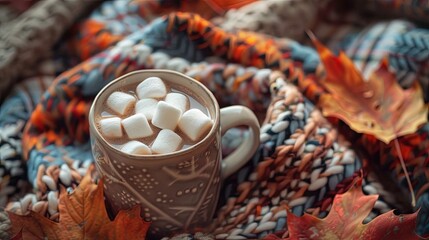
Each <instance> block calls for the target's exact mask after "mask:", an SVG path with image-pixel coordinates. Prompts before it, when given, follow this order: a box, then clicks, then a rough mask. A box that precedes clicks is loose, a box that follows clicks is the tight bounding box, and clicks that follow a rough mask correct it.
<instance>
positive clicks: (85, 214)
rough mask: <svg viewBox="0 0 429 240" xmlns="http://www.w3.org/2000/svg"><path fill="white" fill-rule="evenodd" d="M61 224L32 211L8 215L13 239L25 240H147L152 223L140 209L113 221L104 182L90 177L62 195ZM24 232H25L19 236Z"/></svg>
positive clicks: (125, 212)
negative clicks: (105, 199) (104, 194)
mask: <svg viewBox="0 0 429 240" xmlns="http://www.w3.org/2000/svg"><path fill="white" fill-rule="evenodd" d="M59 212H60V219H59V223H57V222H54V221H51V220H49V219H48V218H46V217H45V216H43V215H41V214H39V213H37V212H33V211H30V213H29V214H27V215H24V216H21V215H16V214H14V213H11V212H10V213H9V218H10V219H11V222H12V236H13V235H15V234H18V235H19V234H22V239H44V238H45V237H46V238H48V239H79V240H80V239H144V238H145V236H146V232H147V230H148V228H149V223H148V222H146V221H144V220H143V219H142V218H141V217H140V206H135V207H133V208H132V209H129V210H126V211H120V212H119V213H118V215H117V216H116V217H115V219H114V220H113V222H112V221H110V219H109V217H108V215H107V212H106V208H105V204H104V196H103V181H100V182H99V183H98V185H96V184H93V183H92V182H91V177H90V175H89V174H88V175H87V176H85V177H84V178H83V180H82V182H81V183H80V184H79V186H78V187H77V188H76V189H75V190H74V192H73V193H71V194H67V193H66V192H65V191H62V192H61V195H60V199H59ZM21 231H22V233H20V232H21Z"/></svg>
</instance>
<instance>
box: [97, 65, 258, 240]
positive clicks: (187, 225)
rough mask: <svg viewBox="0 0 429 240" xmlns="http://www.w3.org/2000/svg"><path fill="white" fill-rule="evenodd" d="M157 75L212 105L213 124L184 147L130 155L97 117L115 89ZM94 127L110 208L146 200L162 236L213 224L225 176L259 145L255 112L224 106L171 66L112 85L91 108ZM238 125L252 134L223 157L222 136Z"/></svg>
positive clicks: (153, 227)
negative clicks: (102, 131) (106, 132)
mask: <svg viewBox="0 0 429 240" xmlns="http://www.w3.org/2000/svg"><path fill="white" fill-rule="evenodd" d="M152 76H156V77H160V78H161V79H162V80H164V81H165V82H166V84H169V85H173V86H180V87H181V88H183V89H186V90H187V92H188V93H189V95H191V96H192V97H194V98H195V99H196V100H197V101H200V103H202V105H204V106H205V107H206V108H207V109H208V112H209V115H210V116H211V118H212V120H213V126H212V128H211V130H210V131H209V133H208V134H207V135H206V136H205V137H204V138H203V139H202V140H201V141H199V142H198V143H196V144H194V145H193V146H191V147H189V148H186V149H183V150H179V151H176V152H173V153H168V154H159V155H146V156H141V155H140V156H138V155H133V154H126V153H124V152H121V151H120V150H118V149H117V148H115V147H114V146H112V145H111V144H110V143H109V142H108V141H106V139H105V138H104V137H103V136H102V135H101V134H100V132H99V130H98V129H97V127H96V124H95V116H100V114H101V112H102V111H103V103H104V102H105V101H106V98H107V97H108V96H109V95H110V94H111V93H112V92H113V91H115V90H117V89H120V88H121V87H122V86H126V85H129V84H135V85H137V84H138V83H139V82H141V81H142V80H144V79H145V78H148V77H152ZM89 126H90V136H91V147H92V153H93V156H94V159H95V162H96V166H97V170H98V171H99V173H100V174H101V175H102V176H103V177H104V183H105V197H106V199H107V202H108V204H109V205H110V210H111V211H113V214H116V213H117V212H118V211H119V210H121V209H128V208H130V207H132V206H134V205H136V204H141V206H142V208H141V216H142V217H143V218H145V219H146V220H148V221H151V222H152V223H151V229H150V233H152V234H156V235H158V236H159V235H168V234H171V233H174V232H180V231H183V230H186V231H192V230H193V229H195V228H196V227H205V226H207V225H208V224H209V223H210V222H211V219H212V217H213V215H214V212H215V210H216V204H217V200H218V197H219V191H220V186H221V183H222V180H223V179H225V178H226V177H228V176H230V175H231V174H232V173H234V172H235V171H236V170H238V169H239V168H240V167H241V166H243V165H244V164H245V163H246V162H247V161H248V160H249V159H250V158H251V156H252V155H253V154H254V152H255V151H256V149H257V147H258V145H259V123H258V120H257V118H256V116H255V115H254V113H253V112H252V111H251V110H249V109H248V108H246V107H244V106H230V107H226V108H222V109H219V105H218V103H217V101H216V99H215V97H214V96H213V94H212V93H211V92H210V90H208V89H207V88H206V87H205V86H204V85H203V84H201V83H199V82H198V81H196V80H194V79H192V78H190V77H188V76H186V75H183V74H181V73H178V72H174V71H169V70H141V71H135V72H131V73H129V74H126V75H124V76H121V77H119V78H117V79H115V80H113V81H112V82H111V83H109V84H107V85H106V86H105V87H104V88H103V89H102V90H101V91H100V92H99V93H98V95H97V96H96V98H95V100H94V102H93V104H92V106H91V109H90V113H89ZM238 126H248V128H249V131H250V134H249V135H248V137H247V138H246V139H244V141H243V143H242V144H241V145H240V146H239V147H238V148H237V149H236V150H235V151H233V152H232V153H231V154H229V155H228V156H227V157H225V158H224V159H222V153H221V137H222V135H223V134H224V133H225V132H226V131H227V130H228V129H230V128H233V127H238Z"/></svg>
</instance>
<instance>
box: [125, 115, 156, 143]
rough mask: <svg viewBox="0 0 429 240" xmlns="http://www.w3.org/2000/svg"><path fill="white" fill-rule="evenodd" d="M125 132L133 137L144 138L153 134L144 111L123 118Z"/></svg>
mask: <svg viewBox="0 0 429 240" xmlns="http://www.w3.org/2000/svg"><path fill="white" fill-rule="evenodd" d="M122 126H124V129H125V132H127V135H128V137H129V138H131V139H136V138H144V137H148V136H150V135H152V134H153V131H152V128H151V127H150V125H149V123H148V121H147V119H146V117H145V116H144V114H142V113H137V114H134V115H132V116H130V117H127V118H125V119H124V120H122Z"/></svg>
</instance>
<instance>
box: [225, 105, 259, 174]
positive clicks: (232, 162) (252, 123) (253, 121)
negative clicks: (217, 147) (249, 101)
mask: <svg viewBox="0 0 429 240" xmlns="http://www.w3.org/2000/svg"><path fill="white" fill-rule="evenodd" d="M243 125H244V126H249V131H250V134H249V136H248V137H247V138H245V139H244V140H243V142H242V143H241V144H240V146H238V147H237V148H236V149H235V150H234V151H233V152H232V153H230V154H229V155H228V156H227V157H226V158H224V159H223V160H222V177H223V179H225V178H227V177H229V176H230V175H231V174H233V173H234V172H236V171H237V170H238V169H240V168H241V167H242V166H243V165H244V164H245V163H246V162H247V161H249V159H250V158H251V157H252V155H253V154H254V153H255V152H256V150H257V148H258V146H259V129H260V126H259V122H258V119H257V118H256V116H255V114H254V113H253V112H252V111H251V110H250V109H249V108H247V107H244V106H230V107H224V108H222V109H220V128H221V134H222V135H223V134H225V133H226V131H228V129H230V128H234V127H238V126H243Z"/></svg>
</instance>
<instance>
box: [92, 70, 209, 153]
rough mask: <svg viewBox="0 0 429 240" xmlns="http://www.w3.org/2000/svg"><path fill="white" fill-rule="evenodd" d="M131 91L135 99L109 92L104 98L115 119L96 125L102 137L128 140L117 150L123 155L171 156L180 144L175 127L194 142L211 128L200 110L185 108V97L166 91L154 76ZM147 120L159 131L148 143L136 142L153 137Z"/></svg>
mask: <svg viewBox="0 0 429 240" xmlns="http://www.w3.org/2000/svg"><path fill="white" fill-rule="evenodd" d="M135 92H136V95H137V97H138V99H136V97H135V96H133V95H132V94H129V93H125V92H120V91H117V92H113V93H112V94H111V95H110V96H109V97H108V98H107V100H106V105H107V106H108V107H109V108H110V109H111V110H112V111H113V112H114V113H115V115H116V116H110V117H105V118H102V119H101V120H100V122H99V130H100V132H101V134H102V135H103V136H104V137H105V138H108V139H120V138H124V137H128V139H129V140H130V141H128V142H127V143H125V144H124V145H123V146H122V147H121V151H123V152H125V153H129V154H136V155H148V154H165V153H171V152H174V151H176V150H178V149H179V147H181V146H182V145H183V138H182V137H181V136H180V135H179V134H178V133H177V131H176V132H175V130H176V128H177V127H178V129H180V131H181V132H182V133H183V134H185V135H186V137H187V138H188V139H190V140H191V141H192V142H194V143H196V142H197V141H199V140H201V139H202V138H203V136H204V134H205V133H207V131H208V130H209V129H210V128H211V126H212V125H213V121H212V120H211V119H210V118H209V117H208V116H207V115H206V114H204V113H203V112H202V111H201V110H199V109H197V108H193V109H189V105H190V104H189V99H188V97H187V96H186V95H184V94H181V93H177V92H168V90H167V86H166V85H165V84H164V82H163V81H162V80H161V79H160V78H158V77H149V78H146V79H145V80H143V81H142V82H141V83H140V84H139V85H138V86H137V88H136V91H135ZM118 115H119V116H118ZM149 121H151V123H152V125H153V126H154V127H157V128H159V129H161V131H159V133H158V135H157V136H156V138H155V140H154V141H153V142H152V143H150V142H142V141H139V140H136V139H140V140H141V139H143V138H148V137H151V136H152V135H153V134H154V131H153V129H152V127H151V125H150V124H149ZM123 130H125V131H123ZM124 132H125V133H124ZM125 134H126V136H125Z"/></svg>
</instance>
